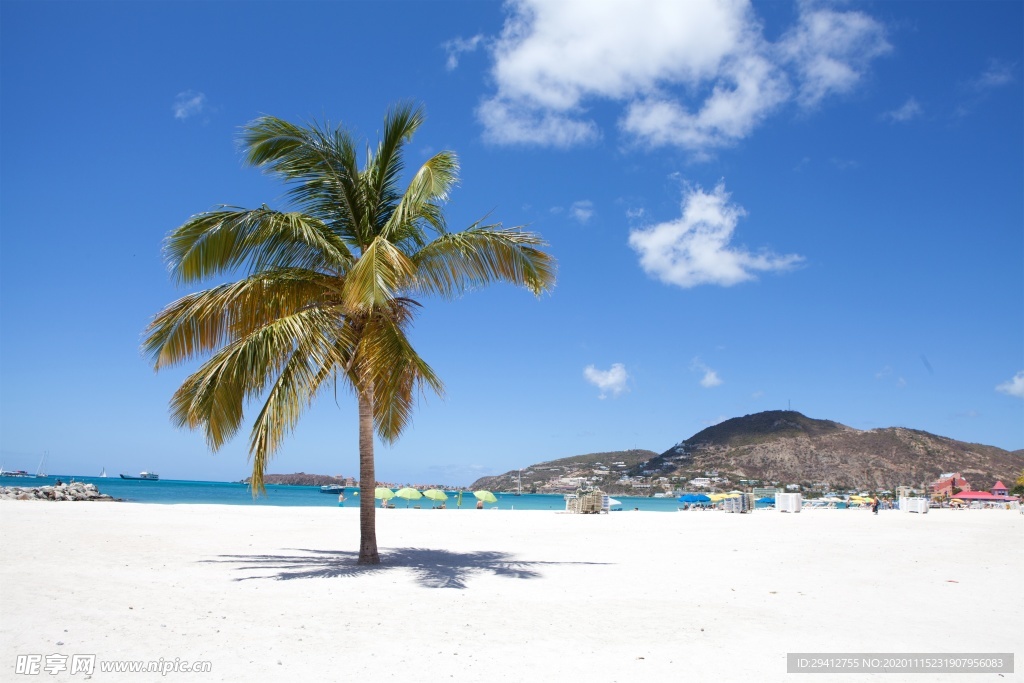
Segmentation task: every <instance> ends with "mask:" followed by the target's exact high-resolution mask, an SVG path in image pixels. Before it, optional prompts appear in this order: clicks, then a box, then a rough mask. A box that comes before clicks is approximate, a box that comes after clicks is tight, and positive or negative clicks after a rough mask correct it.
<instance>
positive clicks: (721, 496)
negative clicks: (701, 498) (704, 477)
mask: <svg viewBox="0 0 1024 683" xmlns="http://www.w3.org/2000/svg"><path fill="white" fill-rule="evenodd" d="M729 497H730V496H729V494H728V493H712V494H711V497H710V498H709V500H710V501H711V502H712V503H720V502H722V501H723V500H725V499H726V498H729Z"/></svg>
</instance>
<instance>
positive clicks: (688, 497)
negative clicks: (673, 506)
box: [679, 493, 711, 503]
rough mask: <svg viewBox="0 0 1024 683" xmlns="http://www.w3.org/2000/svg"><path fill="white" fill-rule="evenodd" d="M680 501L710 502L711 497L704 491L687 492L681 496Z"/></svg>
mask: <svg viewBox="0 0 1024 683" xmlns="http://www.w3.org/2000/svg"><path fill="white" fill-rule="evenodd" d="M679 502H680V503H710V502H711V499H710V498H708V497H707V496H705V495H704V494H703V493H687V494H685V495H682V496H679Z"/></svg>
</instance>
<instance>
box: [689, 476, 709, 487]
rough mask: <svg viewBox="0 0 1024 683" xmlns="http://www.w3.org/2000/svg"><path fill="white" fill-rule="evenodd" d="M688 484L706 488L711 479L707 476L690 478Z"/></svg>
mask: <svg viewBox="0 0 1024 683" xmlns="http://www.w3.org/2000/svg"><path fill="white" fill-rule="evenodd" d="M690 486H696V487H698V488H707V487H708V486H711V479H709V478H708V477H697V478H696V479H691V480H690Z"/></svg>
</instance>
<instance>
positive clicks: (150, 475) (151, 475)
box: [121, 472, 160, 481]
mask: <svg viewBox="0 0 1024 683" xmlns="http://www.w3.org/2000/svg"><path fill="white" fill-rule="evenodd" d="M121 478H122V479H133V480H135V481H158V480H159V479H160V475H159V474H157V473H156V472H139V476H137V477H133V476H132V475H130V474H122V475H121Z"/></svg>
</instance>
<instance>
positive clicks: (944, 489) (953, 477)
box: [931, 472, 971, 498]
mask: <svg viewBox="0 0 1024 683" xmlns="http://www.w3.org/2000/svg"><path fill="white" fill-rule="evenodd" d="M954 488H958V489H960V491H958V492H957V493H962V492H964V491H970V490H971V485H970V483H968V481H967V480H966V479H964V477H963V475H962V474H960V473H959V472H947V473H946V474H942V475H940V476H939V478H938V479H936V480H935V481H933V482H932V485H931V489H932V493H933V494H934V495H936V496H949V497H950V498H952V497H953V496H954V495H955V494H954V492H953V489H954Z"/></svg>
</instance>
